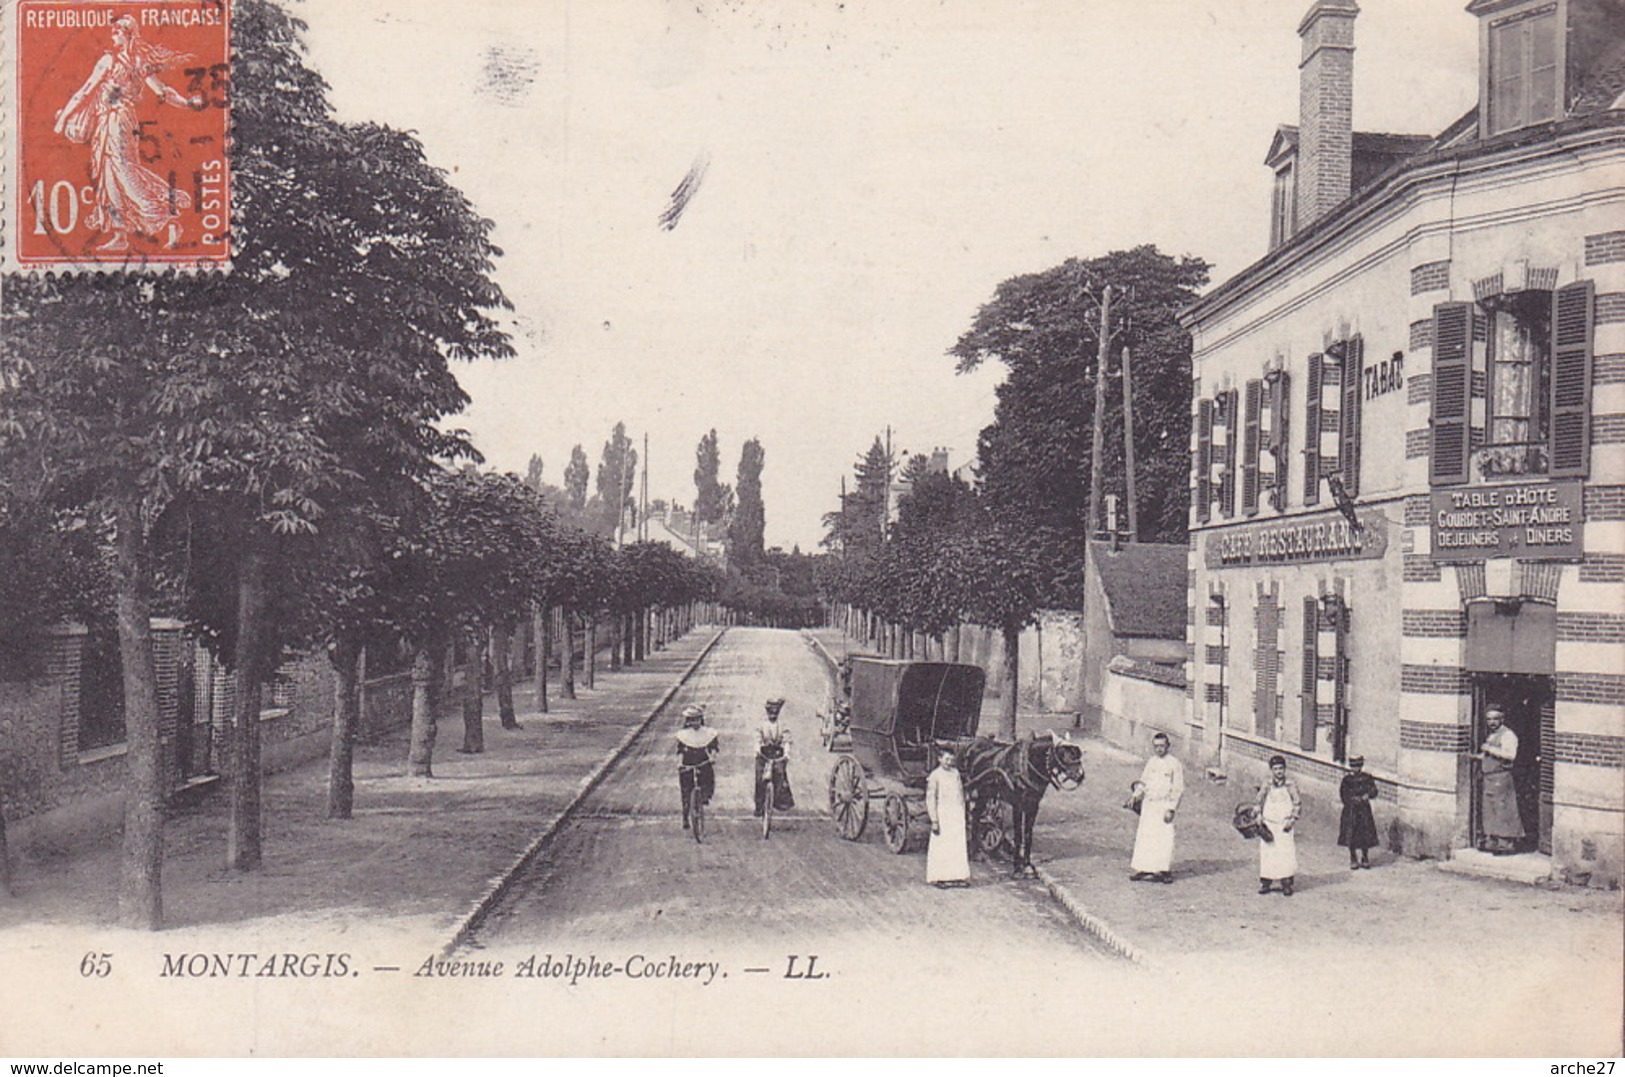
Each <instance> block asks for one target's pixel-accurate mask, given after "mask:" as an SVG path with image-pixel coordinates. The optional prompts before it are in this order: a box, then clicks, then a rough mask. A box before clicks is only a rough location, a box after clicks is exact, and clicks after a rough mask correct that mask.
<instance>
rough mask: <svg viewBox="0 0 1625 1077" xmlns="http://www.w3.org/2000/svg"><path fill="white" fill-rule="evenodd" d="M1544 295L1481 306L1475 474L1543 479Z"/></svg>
mask: <svg viewBox="0 0 1625 1077" xmlns="http://www.w3.org/2000/svg"><path fill="white" fill-rule="evenodd" d="M1551 311H1552V296H1551V293H1550V292H1538V291H1528V292H1518V293H1515V294H1513V295H1510V296H1495V297H1492V298H1491V299H1489V300H1486V302H1485V303H1484V316H1485V319H1486V329H1487V332H1486V333H1485V337H1486V340H1485V349H1484V367H1485V372H1486V375H1487V377H1486V378H1485V384H1486V393H1485V408H1484V411H1485V422H1484V436H1483V447H1482V448H1481V449H1480V450H1479V454H1478V455H1479V469H1480V470H1481V471H1484V472H1486V473H1495V474H1509V475H1522V474H1539V475H1544V474H1545V473H1546V471H1547V470H1548V467H1549V464H1550V461H1549V459H1548V454H1547V446H1546V440H1547V433H1548V429H1549V424H1548V421H1547V415H1548V413H1549V410H1550V407H1549V405H1550V395H1551V386H1550V380H1551V369H1550V362H1551V332H1552V331H1551Z"/></svg>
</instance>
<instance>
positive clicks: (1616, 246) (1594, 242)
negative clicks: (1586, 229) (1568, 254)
mask: <svg viewBox="0 0 1625 1077" xmlns="http://www.w3.org/2000/svg"><path fill="white" fill-rule="evenodd" d="M1585 258H1586V265H1588V266H1600V265H1606V264H1607V263H1609V262H1625V232H1599V233H1597V234H1596V235H1591V236H1586V237H1585Z"/></svg>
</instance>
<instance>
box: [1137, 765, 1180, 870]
mask: <svg viewBox="0 0 1625 1077" xmlns="http://www.w3.org/2000/svg"><path fill="white" fill-rule="evenodd" d="M1168 748H1169V743H1168V734H1166V733H1158V734H1157V735H1156V736H1154V737H1152V738H1151V752H1152V755H1151V758H1150V759H1147V760H1146V761H1145V770H1143V771H1141V772H1140V785H1141V786H1142V787H1143V792H1142V793H1141V796H1140V825H1139V828H1138V829H1137V830H1136V831H1135V832H1134V857H1133V859H1132V860H1130V861H1129V870H1131V871H1132V872H1133V874H1132V875H1130V876H1129V878H1130V879H1131V880H1133V881H1134V882H1140V881H1142V880H1149V881H1152V882H1163V883H1171V882H1173V881H1174V872H1173V867H1174V813H1175V812H1177V811H1178V810H1179V802H1180V799H1181V798H1183V797H1184V795H1185V768H1184V767H1183V766H1181V765H1180V762H1179V760H1177V759H1175V758H1174V757H1173V756H1171V755H1169V754H1168Z"/></svg>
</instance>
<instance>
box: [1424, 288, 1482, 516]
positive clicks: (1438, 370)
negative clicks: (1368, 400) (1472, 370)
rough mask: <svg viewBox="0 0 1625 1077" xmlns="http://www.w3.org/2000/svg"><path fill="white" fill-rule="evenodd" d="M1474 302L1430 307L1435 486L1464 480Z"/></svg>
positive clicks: (1441, 304)
mask: <svg viewBox="0 0 1625 1077" xmlns="http://www.w3.org/2000/svg"><path fill="white" fill-rule="evenodd" d="M1472 339H1473V305H1472V304H1471V303H1440V304H1439V305H1438V306H1436V307H1434V308H1433V417H1432V423H1433V438H1432V440H1433V446H1432V449H1433V451H1432V453H1431V455H1430V460H1429V474H1430V477H1431V479H1432V481H1433V485H1435V486H1446V485H1451V484H1454V483H1460V482H1466V481H1467V463H1468V461H1467V451H1468V445H1467V438H1468V430H1467V427H1468V418H1469V411H1468V409H1469V403H1468V392H1467V391H1468V378H1469V377H1470V375H1469V371H1468V367H1469V364H1470V361H1471V358H1472Z"/></svg>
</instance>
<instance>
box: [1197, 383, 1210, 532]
mask: <svg viewBox="0 0 1625 1077" xmlns="http://www.w3.org/2000/svg"><path fill="white" fill-rule="evenodd" d="M1212 516H1213V401H1211V400H1202V401H1199V402H1198V403H1197V405H1196V518H1197V519H1198V520H1201V521H1202V522H1204V523H1205V522H1207V521H1208V520H1209V519H1211V518H1212Z"/></svg>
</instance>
